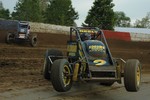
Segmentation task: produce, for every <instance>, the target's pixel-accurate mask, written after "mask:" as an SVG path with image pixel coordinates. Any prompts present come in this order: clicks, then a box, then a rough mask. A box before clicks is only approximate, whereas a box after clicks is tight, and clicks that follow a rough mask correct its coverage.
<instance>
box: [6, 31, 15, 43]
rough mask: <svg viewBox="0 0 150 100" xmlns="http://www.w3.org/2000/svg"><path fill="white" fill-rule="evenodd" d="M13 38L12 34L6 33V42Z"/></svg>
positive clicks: (10, 41)
mask: <svg viewBox="0 0 150 100" xmlns="http://www.w3.org/2000/svg"><path fill="white" fill-rule="evenodd" d="M13 40H14V35H13V34H12V33H7V36H6V43H8V44H11V43H12V42H13Z"/></svg>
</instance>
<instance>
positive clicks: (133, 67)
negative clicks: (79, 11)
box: [43, 27, 141, 92]
mask: <svg viewBox="0 0 150 100" xmlns="http://www.w3.org/2000/svg"><path fill="white" fill-rule="evenodd" d="M43 75H44V78H45V79H49V80H51V82H52V85H53V87H54V89H55V90H56V91H58V92H66V91H68V90H70V89H71V87H72V82H74V81H96V82H100V84H102V85H106V86H111V85H112V84H113V83H114V82H118V83H120V84H121V83H122V80H121V78H122V77H124V85H125V88H126V90H127V91H132V92H137V91H138V90H139V88H140V83H141V64H140V62H139V60H137V59H129V60H127V61H124V60H123V59H121V58H113V57H112V55H111V52H110V49H109V47H108V44H107V41H106V38H105V36H104V33H103V31H102V30H100V29H99V28H97V27H75V28H74V27H71V28H70V38H69V40H68V41H67V56H63V54H62V52H61V51H59V50H55V49H48V50H47V51H46V53H45V60H44V67H43Z"/></svg>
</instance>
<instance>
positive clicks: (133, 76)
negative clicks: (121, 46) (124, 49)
mask: <svg viewBox="0 0 150 100" xmlns="http://www.w3.org/2000/svg"><path fill="white" fill-rule="evenodd" d="M140 83H141V64H140V62H139V61H138V60H137V59H129V60H127V62H126V64H125V67H124V85H125V88H126V90H127V91H129V92H137V91H138V90H139V88H140Z"/></svg>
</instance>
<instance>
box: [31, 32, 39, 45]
mask: <svg viewBox="0 0 150 100" xmlns="http://www.w3.org/2000/svg"><path fill="white" fill-rule="evenodd" d="M30 45H31V46H32V47H35V46H36V45H37V35H36V34H33V35H31V37H30Z"/></svg>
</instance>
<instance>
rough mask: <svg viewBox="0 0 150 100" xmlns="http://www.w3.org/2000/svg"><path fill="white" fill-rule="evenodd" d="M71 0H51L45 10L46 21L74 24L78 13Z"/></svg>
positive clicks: (57, 23)
mask: <svg viewBox="0 0 150 100" xmlns="http://www.w3.org/2000/svg"><path fill="white" fill-rule="evenodd" d="M71 3H72V2H71V0H50V1H49V5H48V7H47V9H46V12H45V22H46V23H51V24H56V25H66V26H73V24H74V23H75V22H74V21H75V20H76V19H78V13H77V12H76V11H75V9H74V8H73V7H72V4H71Z"/></svg>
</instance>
